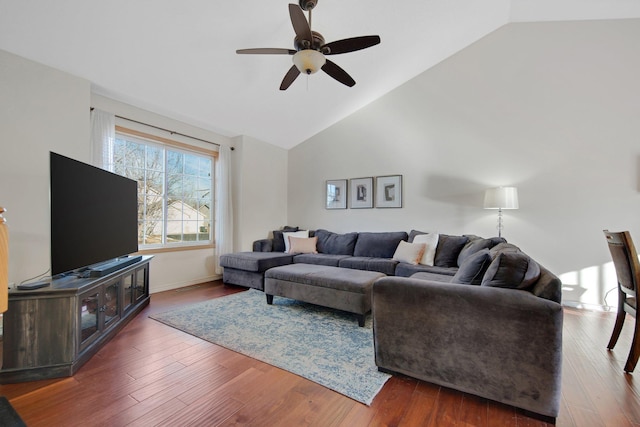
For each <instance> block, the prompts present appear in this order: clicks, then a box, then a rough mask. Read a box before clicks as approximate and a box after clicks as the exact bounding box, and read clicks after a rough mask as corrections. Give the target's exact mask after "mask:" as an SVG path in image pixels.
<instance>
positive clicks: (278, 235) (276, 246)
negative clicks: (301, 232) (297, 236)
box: [273, 226, 298, 252]
mask: <svg viewBox="0 0 640 427" xmlns="http://www.w3.org/2000/svg"><path fill="white" fill-rule="evenodd" d="M292 231H298V227H289V226H285V227H283V228H282V230H273V252H284V250H285V246H284V236H283V235H282V233H288V232H292Z"/></svg>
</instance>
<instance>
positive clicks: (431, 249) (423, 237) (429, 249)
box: [413, 233, 439, 267]
mask: <svg viewBox="0 0 640 427" xmlns="http://www.w3.org/2000/svg"><path fill="white" fill-rule="evenodd" d="M438 236H439V234H438V233H429V234H418V235H417V236H415V237H414V238H413V243H424V244H425V245H426V247H425V249H424V254H422V259H421V260H420V264H422V265H430V266H432V267H433V262H434V260H435V258H436V248H437V247H438Z"/></svg>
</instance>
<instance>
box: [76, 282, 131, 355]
mask: <svg viewBox="0 0 640 427" xmlns="http://www.w3.org/2000/svg"><path fill="white" fill-rule="evenodd" d="M122 283H123V282H122V279H121V278H118V279H115V280H112V281H110V282H107V283H105V284H103V285H101V286H98V287H97V288H93V289H91V290H89V291H87V292H85V293H83V294H81V295H80V351H82V350H84V349H85V348H86V347H87V346H89V345H90V344H91V343H92V342H93V341H94V340H95V339H96V338H98V337H99V336H100V334H102V333H103V332H104V331H105V330H107V329H109V328H110V327H111V326H112V325H114V324H116V323H117V321H118V320H119V319H120V317H121V303H120V295H121V293H120V292H121V287H122Z"/></svg>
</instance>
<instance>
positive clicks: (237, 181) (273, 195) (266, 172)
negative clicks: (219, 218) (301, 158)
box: [232, 136, 288, 251]
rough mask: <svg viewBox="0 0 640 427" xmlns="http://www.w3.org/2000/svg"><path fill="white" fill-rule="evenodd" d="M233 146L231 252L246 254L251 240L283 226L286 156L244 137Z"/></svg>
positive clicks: (285, 216) (279, 150)
mask: <svg viewBox="0 0 640 427" xmlns="http://www.w3.org/2000/svg"><path fill="white" fill-rule="evenodd" d="M233 146H234V147H235V150H234V151H233V152H232V157H233V159H234V162H235V163H234V165H233V167H234V168H233V170H234V172H233V173H234V189H233V190H234V197H235V201H234V219H235V221H236V222H235V224H234V233H235V236H234V242H235V250H236V251H250V250H252V244H253V242H254V241H255V240H259V239H265V238H267V237H269V235H268V233H269V231H270V230H277V229H280V228H282V226H284V225H286V224H285V223H286V220H287V158H288V152H287V150H285V149H282V148H279V147H276V146H274V145H271V144H267V143H265V142H262V141H259V140H257V139H255V138H250V137H246V136H242V137H237V138H234V144H233Z"/></svg>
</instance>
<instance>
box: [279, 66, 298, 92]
mask: <svg viewBox="0 0 640 427" xmlns="http://www.w3.org/2000/svg"><path fill="white" fill-rule="evenodd" d="M299 75H300V70H298V67H296V66H295V65H294V66H293V67H291V68H289V71H287V74H286V75H285V76H284V79H282V83H280V90H287V89H288V88H289V86H291V83H293V81H294V80H295V79H296V78H297V77H298V76H299Z"/></svg>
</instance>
